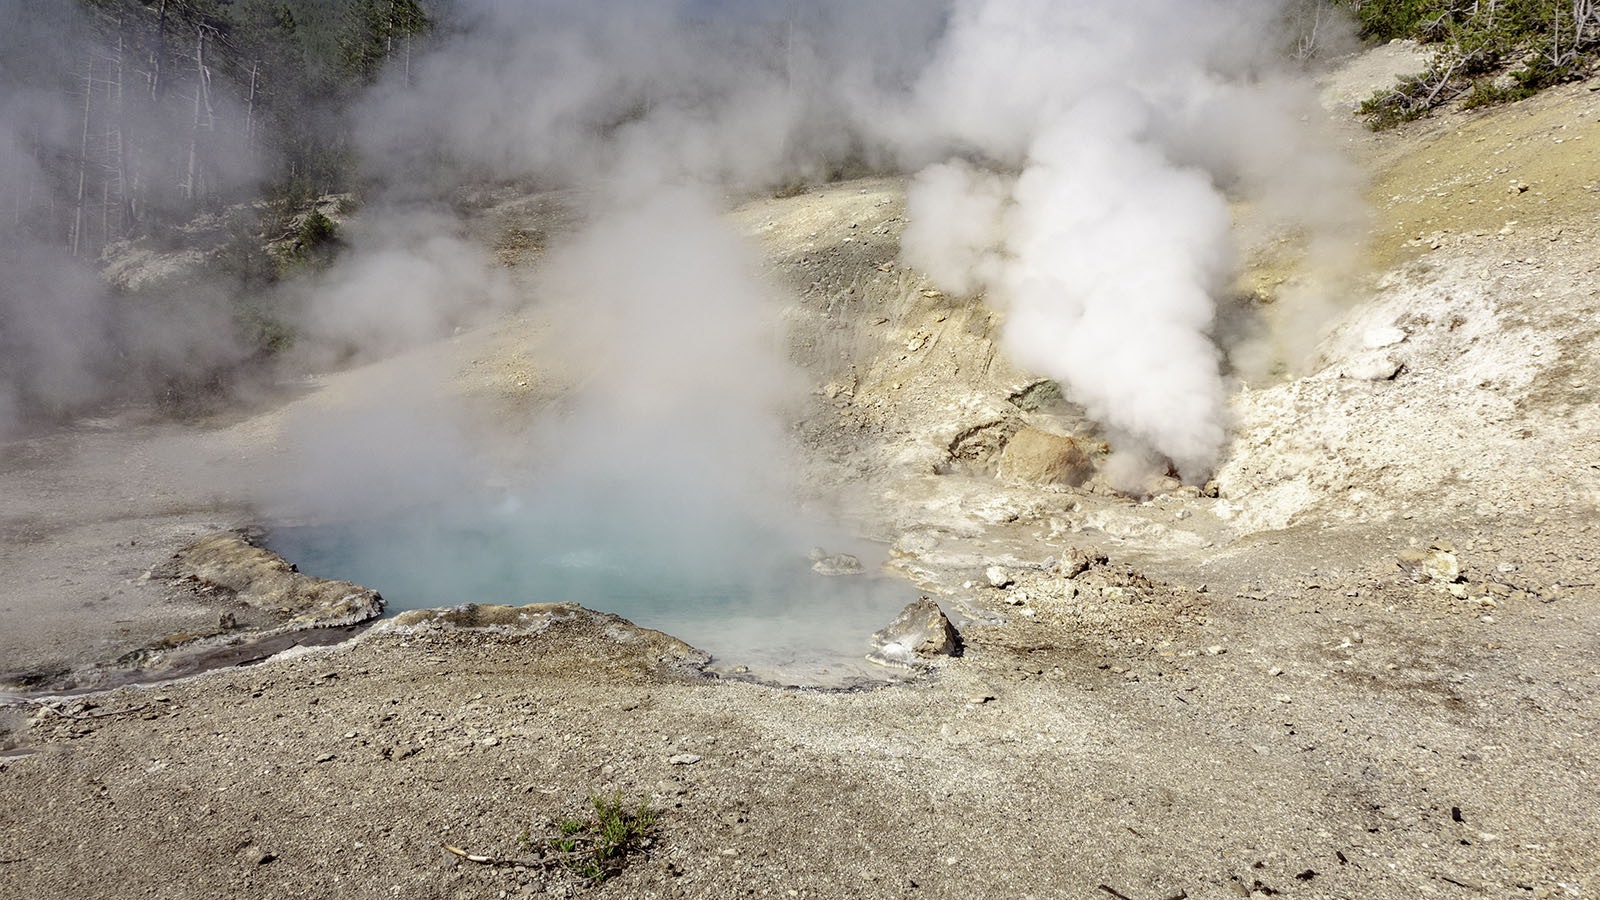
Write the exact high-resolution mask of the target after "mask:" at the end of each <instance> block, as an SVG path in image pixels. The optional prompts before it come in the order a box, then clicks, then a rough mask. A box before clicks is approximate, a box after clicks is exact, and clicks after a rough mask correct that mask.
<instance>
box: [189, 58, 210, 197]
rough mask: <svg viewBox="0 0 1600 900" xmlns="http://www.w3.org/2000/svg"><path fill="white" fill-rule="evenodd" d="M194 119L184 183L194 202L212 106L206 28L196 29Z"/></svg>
mask: <svg viewBox="0 0 1600 900" xmlns="http://www.w3.org/2000/svg"><path fill="white" fill-rule="evenodd" d="M194 67H195V80H194V121H193V123H192V125H191V127H190V131H189V172H188V177H187V178H186V179H185V180H184V183H183V196H184V199H185V200H188V201H190V202H191V203H193V202H194V201H195V200H196V199H197V198H198V197H199V196H200V195H201V194H202V193H204V190H203V186H202V185H201V183H200V179H201V176H200V127H201V124H202V122H203V121H204V116H205V115H206V114H207V113H208V111H209V108H210V99H209V98H208V97H207V96H206V94H207V91H206V81H207V78H206V31H205V29H204V28H198V29H196V30H195V42H194Z"/></svg>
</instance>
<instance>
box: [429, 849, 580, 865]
mask: <svg viewBox="0 0 1600 900" xmlns="http://www.w3.org/2000/svg"><path fill="white" fill-rule="evenodd" d="M439 846H441V847H443V848H444V849H445V852H447V853H451V854H454V855H455V856H459V857H461V858H462V859H464V860H466V861H467V862H470V863H477V864H478V865H480V866H523V867H524V868H530V869H533V868H545V869H549V868H554V867H555V866H560V865H564V864H566V862H567V861H568V860H573V859H579V858H582V857H585V856H587V855H588V853H587V852H585V851H582V850H574V851H572V852H571V853H551V854H546V855H544V856H541V857H539V858H537V859H513V858H510V857H504V856H485V855H483V854H481V853H468V852H467V851H465V850H463V849H461V848H460V847H456V846H453V845H451V844H440V845H439Z"/></svg>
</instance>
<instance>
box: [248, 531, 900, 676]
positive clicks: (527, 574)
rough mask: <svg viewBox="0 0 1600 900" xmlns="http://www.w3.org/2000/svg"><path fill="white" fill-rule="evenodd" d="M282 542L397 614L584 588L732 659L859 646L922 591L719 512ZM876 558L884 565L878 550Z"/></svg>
mask: <svg viewBox="0 0 1600 900" xmlns="http://www.w3.org/2000/svg"><path fill="white" fill-rule="evenodd" d="M569 509H570V508H569ZM680 512H681V511H680ZM268 543H269V546H270V547H271V548H272V549H273V550H274V551H276V552H278V553H279V554H281V555H283V556H284V558H286V559H288V560H289V561H290V562H293V563H295V564H296V565H297V566H298V567H299V568H300V570H301V571H302V572H305V573H307V574H310V575H316V576H320V577H324V578H339V579H345V580H348V581H353V582H356V583H358V584H361V585H365V586H367V587H371V588H374V589H376V590H377V591H379V592H380V593H381V594H383V597H384V600H385V601H386V602H387V604H388V607H387V609H388V612H389V613H390V614H393V613H395V612H399V611H401V610H406V609H425V608H433V607H441V606H454V605H457V604H462V603H500V604H508V605H514V606H515V605H522V604H527V603H545V602H561V601H571V602H574V603H579V604H582V605H583V606H586V607H588V608H590V609H596V610H602V611H605V612H611V613H616V614H618V615H621V616H623V617H624V618H627V619H629V620H631V621H633V622H635V623H637V624H639V625H643V626H645V627H648V628H656V629H659V630H661V631H665V632H667V633H669V634H672V635H674V636H676V637H678V638H681V639H683V640H685V641H687V642H689V643H690V644H693V645H694V646H696V647H698V648H700V649H702V650H705V651H707V652H709V653H711V654H713V655H714V656H715V657H716V658H717V660H718V662H719V664H725V665H732V664H740V663H742V664H748V665H753V666H766V665H779V666H783V665H827V664H829V663H830V662H839V661H843V660H859V659H860V658H861V657H862V656H863V655H864V654H865V653H866V652H867V651H868V650H870V649H871V647H870V645H869V643H868V637H869V636H870V635H871V633H872V632H873V631H875V630H877V629H878V628H881V627H883V626H884V625H885V624H887V623H888V622H889V620H890V619H892V618H893V617H894V615H895V613H897V612H898V611H899V610H900V608H901V607H903V606H904V605H905V604H906V603H908V602H910V601H911V600H914V599H916V596H917V592H916V591H915V590H914V589H913V588H912V587H910V586H909V585H907V584H905V583H904V582H898V581H892V580H889V579H885V578H881V577H874V576H867V575H857V576H834V577H829V576H824V575H819V574H817V573H815V572H813V571H812V569H811V561H810V559H809V558H808V556H807V554H808V552H809V551H810V549H811V547H810V546H809V545H807V544H806V543H805V542H804V541H803V539H801V538H800V537H798V536H795V535H793V534H787V533H783V532H782V531H780V530H778V529H774V528H770V527H764V526H761V525H759V524H757V523H753V522H748V521H719V520H718V519H717V518H716V517H714V516H713V517H695V520H694V521H685V520H684V518H683V517H682V516H665V515H663V516H661V517H660V518H657V519H654V520H652V519H651V518H650V517H649V516H644V517H641V518H640V519H636V520H633V521H629V522H622V523H619V522H616V521H612V520H608V519H607V518H606V517H604V516H602V515H599V514H598V513H596V514H594V515H590V516H585V515H581V514H580V515H571V514H563V515H551V516H542V515H538V514H536V513H532V512H530V511H528V510H527V509H525V508H523V507H521V506H520V505H519V504H516V503H514V502H511V503H507V504H503V505H502V506H501V507H500V508H497V509H495V510H492V511H490V512H489V513H488V514H486V515H485V514H477V515H473V516H467V515H460V514H458V515H442V514H438V513H433V514H430V515H427V516H422V515H415V516H412V517H410V518H409V519H390V520H387V521H381V522H355V523H343V524H328V525H310V526H298V527H278V528H274V529H273V530H272V532H271V534H270V536H269V541H268ZM827 549H828V550H829V552H839V551H840V550H841V549H860V548H837V547H828V548H827ZM863 562H865V563H866V564H867V566H868V569H869V571H870V570H871V569H872V567H873V566H872V563H873V561H872V560H871V559H867V558H865V557H864V558H863Z"/></svg>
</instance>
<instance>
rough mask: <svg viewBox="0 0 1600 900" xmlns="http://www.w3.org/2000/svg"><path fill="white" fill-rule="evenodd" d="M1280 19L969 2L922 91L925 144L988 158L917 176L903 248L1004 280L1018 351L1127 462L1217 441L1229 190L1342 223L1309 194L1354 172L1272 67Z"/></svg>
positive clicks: (1193, 6) (1240, 10) (983, 281)
mask: <svg viewBox="0 0 1600 900" xmlns="http://www.w3.org/2000/svg"><path fill="white" fill-rule="evenodd" d="M1278 13H1279V11H1278V10H1277V9H1276V8H1275V7H1274V6H1272V5H1271V4H1243V3H1232V2H1218V0H1212V2H1200V3H1193V2H1151V3H1141V4H1134V5H1129V4H1122V3H1114V2H1109V0H1099V2H1085V3H1073V4H1059V3H1050V2H1046V0H972V2H962V3H958V4H957V5H956V7H955V12H954V15H953V17H952V21H951V25H950V29H949V31H948V32H947V33H946V35H945V39H944V41H943V43H942V44H941V47H940V52H939V53H938V55H937V56H936V57H935V60H934V62H933V63H932V64H931V65H930V67H929V69H928V70H927V71H926V72H925V73H924V76H923V78H922V79H921V81H920V83H919V85H918V92H917V99H918V100H919V101H920V102H919V106H918V108H919V109H923V110H926V111H927V121H929V122H930V123H931V124H932V125H933V130H932V135H931V137H928V138H924V143H923V146H924V147H929V148H936V147H937V146H938V145H939V144H940V143H941V142H942V143H943V144H944V145H946V146H950V147H953V148H957V149H958V150H959V151H960V152H961V153H962V154H963V155H964V156H966V157H969V158H972V157H975V158H977V159H980V160H982V161H983V164H984V168H982V169H975V168H974V167H972V166H970V165H967V164H965V163H961V162H955V163H949V164H942V165H938V166H935V167H932V168H929V169H928V170H926V171H924V172H923V173H922V174H921V175H920V176H918V177H917V178H916V179H915V180H914V181H913V184H912V195H911V198H910V210H911V213H912V223H911V226H910V227H909V228H908V230H907V234H906V236H905V240H904V251H905V255H906V257H907V259H908V260H910V261H911V262H913V263H914V264H917V265H919V266H922V267H924V268H926V269H927V270H928V271H929V273H930V274H931V275H932V276H933V277H934V278H935V280H936V281H939V282H942V283H943V284H945V285H946V286H947V287H948V288H949V289H951V290H955V291H962V292H966V291H972V290H975V289H979V288H986V289H988V290H989V291H991V292H992V295H993V296H994V298H995V299H996V300H998V301H1000V302H1001V303H1003V304H1006V305H1008V306H1009V308H1010V315H1009V321H1008V322H1007V324H1006V330H1005V336H1004V340H1005V345H1006V347H1007V349H1008V350H1009V351H1010V352H1011V353H1012V354H1013V355H1014V357H1015V358H1016V359H1017V360H1018V361H1019V362H1021V363H1023V364H1024V365H1027V366H1030V367H1033V368H1035V369H1037V370H1038V371H1040V372H1043V373H1045V374H1047V375H1050V376H1051V377H1053V378H1056V379H1058V380H1059V381H1061V382H1062V383H1063V384H1064V386H1065V387H1066V388H1067V390H1068V392H1069V393H1070V394H1071V395H1072V396H1073V397H1074V399H1077V400H1079V401H1080V402H1082V403H1083V404H1084V405H1085V407H1086V408H1087V409H1088V411H1089V413H1090V414H1091V415H1092V416H1093V417H1095V418H1096V419H1098V420H1099V421H1101V422H1102V423H1103V424H1104V425H1106V426H1107V428H1108V430H1109V431H1110V432H1111V434H1112V437H1113V444H1114V445H1115V446H1117V447H1118V448H1119V449H1120V450H1122V451H1124V452H1125V453H1126V454H1127V455H1128V456H1129V457H1131V458H1132V459H1135V460H1138V459H1147V460H1149V462H1153V461H1154V458H1155V457H1164V458H1165V459H1167V460H1170V461H1171V462H1172V463H1173V464H1175V465H1176V466H1177V467H1178V468H1179V469H1180V470H1181V471H1182V472H1184V473H1186V474H1188V475H1190V476H1203V475H1204V474H1205V473H1207V472H1208V471H1209V470H1210V469H1211V467H1212V466H1214V465H1215V463H1216V462H1217V458H1218V455H1219V454H1220V452H1221V450H1222V447H1223V443H1224V439H1225V428H1224V425H1225V421H1224V418H1225V417H1224V403H1225V397H1226V389H1225V384H1224V380H1223V377H1222V373H1221V369H1220V366H1219V359H1220V354H1219V351H1218V348H1217V347H1216V346H1215V344H1214V343H1213V341H1212V338H1211V329H1212V325H1213V319H1214V315H1215V306H1216V298H1217V297H1218V295H1219V294H1220V293H1221V292H1223V291H1225V290H1227V289H1228V287H1229V280H1230V277H1231V276H1232V274H1233V272H1234V266H1235V254H1236V251H1235V246H1234V242H1233V239H1232V236H1231V230H1232V229H1231V226H1232V216H1231V213H1230V210H1229V204H1228V197H1227V195H1225V193H1224V191H1225V190H1232V191H1234V192H1235V193H1236V196H1239V197H1240V198H1241V199H1248V200H1252V201H1256V202H1257V203H1259V204H1260V205H1261V206H1262V208H1263V210H1264V211H1265V213H1266V214H1267V215H1268V216H1269V217H1270V218H1271V220H1272V221H1274V222H1277V223H1280V224H1281V223H1284V222H1289V223H1293V224H1297V225H1302V226H1310V227H1311V228H1312V230H1313V233H1314V235H1315V237H1314V242H1317V243H1318V245H1319V246H1332V245H1340V244H1342V240H1341V239H1336V238H1332V237H1330V236H1331V235H1336V234H1339V233H1340V228H1341V227H1343V226H1345V225H1347V224H1348V222H1349V221H1350V215H1349V214H1348V212H1347V211H1348V210H1349V209H1350V208H1351V206H1352V204H1351V203H1349V202H1345V201H1343V200H1338V199H1334V200H1332V202H1331V203H1328V202H1322V203H1305V202H1304V201H1306V200H1307V199H1308V196H1307V195H1308V193H1309V192H1311V191H1327V192H1329V194H1328V196H1330V197H1332V198H1342V197H1345V196H1349V195H1351V194H1352V191H1350V189H1349V188H1350V182H1349V179H1348V169H1346V168H1343V167H1341V166H1340V165H1338V164H1337V162H1336V161H1334V160H1333V158H1332V157H1331V156H1330V155H1329V154H1328V153H1326V152H1315V151H1312V152H1305V151H1308V149H1310V148H1312V147H1313V144H1312V141H1311V140H1309V139H1308V137H1307V135H1309V134H1311V133H1312V131H1311V129H1309V128H1307V127H1306V126H1305V125H1303V124H1302V119H1304V118H1306V117H1307V115H1308V113H1309V112H1311V111H1312V110H1313V108H1314V107H1313V105H1312V103H1311V97H1310V94H1309V92H1308V91H1305V90H1303V89H1295V88H1293V87H1292V86H1291V85H1292V84H1293V82H1291V81H1290V80H1289V79H1288V78H1287V73H1286V72H1284V71H1283V69H1282V67H1281V66H1279V65H1278V64H1276V63H1274V61H1273V58H1272V55H1271V53H1270V49H1271V48H1273V47H1275V46H1277V45H1278V44H1277V43H1276V41H1275V38H1276V37H1277V35H1276V32H1275V28H1276V26H1277V25H1278V24H1279V22H1280V18H1279V16H1278ZM916 146H917V145H916V144H915V143H914V144H913V148H916ZM924 152H930V153H936V152H937V151H936V150H933V149H929V150H925V151H924ZM1330 205H1331V206H1332V207H1333V208H1334V210H1336V211H1335V212H1334V213H1332V214H1328V213H1315V212H1313V213H1312V214H1311V215H1309V216H1308V215H1307V214H1306V210H1318V209H1319V208H1327V207H1329V206H1330ZM1147 464H1148V463H1147ZM1135 468H1138V466H1135Z"/></svg>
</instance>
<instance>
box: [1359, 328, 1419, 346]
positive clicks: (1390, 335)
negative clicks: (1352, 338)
mask: <svg viewBox="0 0 1600 900" xmlns="http://www.w3.org/2000/svg"><path fill="white" fill-rule="evenodd" d="M1407 337H1408V335H1407V334H1406V333H1405V331H1404V330H1402V329H1399V328H1396V327H1394V326H1393V325H1391V326H1388V327H1387V328H1372V329H1368V331H1367V333H1366V334H1364V335H1362V336H1361V343H1363V344H1365V345H1366V346H1367V348H1368V349H1369V350H1376V349H1378V348H1380V347H1393V346H1394V345H1395V344H1398V343H1400V342H1401V341H1403V340H1405V339H1406V338H1407Z"/></svg>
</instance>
